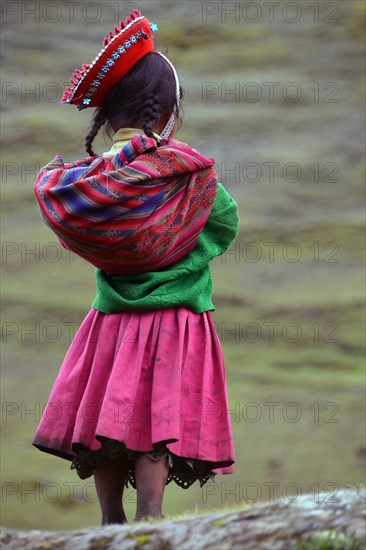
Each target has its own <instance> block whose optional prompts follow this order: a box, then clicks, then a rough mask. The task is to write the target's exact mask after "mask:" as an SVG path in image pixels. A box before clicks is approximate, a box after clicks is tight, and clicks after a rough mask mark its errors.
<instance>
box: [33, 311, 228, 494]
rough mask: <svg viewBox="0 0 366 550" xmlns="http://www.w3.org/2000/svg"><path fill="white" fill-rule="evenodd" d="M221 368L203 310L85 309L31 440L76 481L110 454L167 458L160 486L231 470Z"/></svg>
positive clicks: (221, 359)
mask: <svg viewBox="0 0 366 550" xmlns="http://www.w3.org/2000/svg"><path fill="white" fill-rule="evenodd" d="M228 409H229V407H228V396H227V385H226V372H225V364H224V357H223V353H222V348H221V344H220V341H219V338H218V336H217V333H216V330H215V326H214V322H213V319H212V314H211V312H210V311H206V312H204V313H193V312H192V311H190V310H189V309H187V308H184V307H179V308H167V309H160V310H155V311H143V312H129V311H128V312H122V313H117V314H105V313H102V312H100V311H97V310H95V309H91V310H90V312H89V313H88V315H87V316H86V318H85V319H84V321H83V323H82V324H81V326H80V328H79V330H78V332H77V333H76V335H75V338H74V339H73V341H72V343H71V346H70V348H69V350H68V353H67V355H66V357H65V359H64V361H63V363H62V366H61V369H60V371H59V374H58V376H57V378H56V381H55V383H54V386H53V389H52V392H51V395H50V397H49V400H48V402H47V404H46V406H45V408H44V410H43V415H42V418H41V421H40V423H39V425H38V428H37V431H36V433H35V436H34V439H33V445H35V446H36V447H37V448H38V449H40V450H42V451H45V452H48V453H51V454H54V455H56V456H59V457H62V458H65V459H67V460H71V461H72V464H71V468H75V469H76V471H77V474H78V475H79V477H80V478H82V479H85V478H87V477H90V476H91V475H92V474H93V470H94V469H97V468H100V467H101V466H103V465H104V464H106V462H107V461H108V460H109V459H111V458H116V457H118V456H121V458H125V459H126V460H128V463H129V477H128V480H127V481H126V485H127V486H128V482H130V483H131V485H132V486H133V487H135V486H136V484H135V477H134V461H135V460H136V458H137V457H138V456H139V455H140V454H141V453H147V454H148V456H150V458H152V459H153V460H157V459H159V458H161V457H162V456H168V458H169V476H168V480H167V483H169V482H170V481H172V480H174V481H175V482H176V483H177V484H178V485H180V486H181V487H183V488H187V487H189V486H190V485H191V484H192V483H194V482H195V481H196V480H198V481H199V482H200V484H201V486H202V485H203V484H204V483H206V482H207V481H208V480H209V479H210V478H212V477H213V476H214V475H216V474H217V473H223V474H229V473H232V472H233V468H232V464H233V463H234V447H233V438H232V428H231V421H230V415H229V413H228Z"/></svg>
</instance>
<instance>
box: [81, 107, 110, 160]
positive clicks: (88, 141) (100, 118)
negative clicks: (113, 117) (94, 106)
mask: <svg viewBox="0 0 366 550" xmlns="http://www.w3.org/2000/svg"><path fill="white" fill-rule="evenodd" d="M106 120H107V113H106V112H105V109H103V108H101V109H99V110H98V111H97V112H96V114H95V115H94V122H93V126H92V127H91V129H90V131H89V133H88V135H87V136H86V138H85V148H86V150H87V152H88V153H89V155H90V156H91V157H95V156H96V155H95V153H94V151H93V149H92V146H91V145H92V143H93V141H94V138H95V136H96V135H97V133H98V132H99V130H100V128H101V126H103V124H104V123H105V122H106Z"/></svg>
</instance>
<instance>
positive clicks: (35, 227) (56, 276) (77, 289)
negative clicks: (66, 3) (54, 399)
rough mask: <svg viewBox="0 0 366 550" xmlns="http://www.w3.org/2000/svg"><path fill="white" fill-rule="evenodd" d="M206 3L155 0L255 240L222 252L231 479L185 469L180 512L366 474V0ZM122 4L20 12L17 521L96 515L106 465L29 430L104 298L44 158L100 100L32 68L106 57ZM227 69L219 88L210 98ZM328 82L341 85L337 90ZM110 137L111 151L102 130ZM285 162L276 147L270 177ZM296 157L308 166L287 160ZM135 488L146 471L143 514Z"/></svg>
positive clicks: (70, 141)
mask: <svg viewBox="0 0 366 550" xmlns="http://www.w3.org/2000/svg"><path fill="white" fill-rule="evenodd" d="M40 4H41V5H43V6H44V5H46V4H47V3H46V2H41V3H40ZM204 4H205V3H200V2H196V3H191V2H179V3H178V2H171V3H162V2H150V1H149V2H140V3H139V6H140V7H141V9H142V10H143V11H144V13H146V14H147V15H148V16H149V17H150V18H151V19H152V20H153V21H156V22H157V23H158V24H159V38H160V40H161V41H162V42H163V43H166V44H168V45H169V55H170V57H171V58H172V59H173V60H174V61H175V63H176V65H177V68H178V69H179V73H180V75H181V79H182V82H183V85H184V86H185V87H186V99H185V119H184V125H183V127H182V129H181V130H180V134H179V135H178V137H180V139H182V140H187V141H189V142H190V143H191V144H192V145H193V146H195V147H197V148H199V149H200V150H202V152H203V153H205V154H207V155H210V156H214V157H215V158H216V160H217V169H218V172H219V175H220V179H221V181H223V183H224V184H225V185H226V187H227V188H228V189H229V191H230V192H231V194H232V195H233V196H234V197H235V198H236V199H237V201H238V204H239V207H240V213H241V232H240V236H239V238H238V241H237V243H236V245H235V247H233V249H232V250H231V251H230V252H231V253H230V254H229V253H227V254H226V255H225V256H224V257H223V258H218V259H216V260H215V261H214V262H213V263H212V272H213V278H214V288H215V291H214V303H215V304H216V306H217V310H216V312H215V314H214V317H215V322H216V325H217V330H218V334H219V336H220V338H221V341H222V344H223V348H224V353H225V358H226V364H227V378H228V387H229V396H230V409H231V413H230V414H231V419H232V423H233V430H234V440H235V449H236V464H235V473H234V474H233V475H231V476H218V477H217V480H216V485H214V484H210V485H206V486H205V487H204V488H203V489H200V488H199V487H192V488H191V489H190V490H189V491H183V490H181V489H179V488H177V487H174V486H173V485H171V486H168V488H167V493H166V503H165V510H166V513H167V514H175V513H183V512H185V511H194V510H204V509H209V508H212V507H220V506H226V505H232V504H238V503H239V502H243V501H244V502H251V501H256V500H258V499H259V500H269V499H270V498H271V495H272V493H271V492H270V491H271V488H272V490H273V496H274V497H276V498H277V497H281V496H282V497H284V498H287V497H288V496H291V495H293V496H296V495H297V494H299V492H302V493H305V492H311V493H313V494H314V498H316V495H317V494H318V492H319V491H327V492H329V497H330V498H331V497H332V495H333V494H335V493H336V491H337V488H339V487H341V486H344V485H345V484H347V483H358V482H360V481H362V479H363V477H362V476H363V471H364V470H363V468H364V458H365V441H364V436H363V418H364V412H365V411H364V399H363V381H364V370H363V369H364V359H363V357H364V356H363V353H364V329H365V326H364V325H365V323H364V313H363V311H364V310H363V299H364V271H363V261H364V237H363V231H362V223H363V212H362V205H363V199H364V194H363V193H364V191H363V177H364V166H363V150H364V142H363V132H362V128H363V122H362V119H363V116H362V113H363V103H362V100H361V97H363V95H362V91H363V81H362V76H361V75H362V74H363V71H362V69H363V56H362V36H363V35H362V29H363V22H364V19H365V16H364V3H363V2H358V1H353V0H351V1H349V2H342V1H340V2H333V3H331V4H332V5H334V6H336V7H337V10H338V11H337V17H338V21H336V22H333V23H331V22H328V21H326V20H325V19H326V16H327V17H328V16H329V17H330V11H329V7H328V8H326V7H325V3H323V2H320V3H319V5H320V21H319V23H315V22H314V14H313V12H311V10H310V9H309V3H308V2H298V3H297V4H298V5H299V6H301V7H302V17H301V19H300V20H299V21H298V22H297V23H290V22H288V21H286V20H285V19H284V18H283V17H282V16H281V17H277V18H276V19H275V21H274V22H273V23H270V22H269V20H268V17H267V18H266V17H265V16H263V17H262V19H261V20H259V21H258V22H257V23H249V22H247V21H245V20H244V18H243V12H241V13H242V15H241V17H240V18H239V19H240V20H239V21H237V22H236V21H235V20H234V18H233V17H231V18H230V17H229V16H227V21H226V22H221V21H220V17H221V15H222V13H220V12H219V13H218V14H216V15H215V16H210V17H208V20H207V23H205V22H204V18H203V12H202V9H203V7H204ZM237 4H238V3H237ZM328 4H329V3H328ZM241 5H242V3H241ZM162 6H164V10H162V9H161V8H162ZM327 10H328V11H327ZM125 15H126V14H125V13H121V16H123V17H124V16H125ZM250 17H253V15H250ZM113 22H116V21H113V17H112V16H111V13H110V12H108V10H107V8H105V9H104V10H103V16H102V18H101V20H100V21H99V22H98V23H95V24H94V26H91V25H90V23H89V24H88V22H87V21H85V20H83V18H82V17H81V15H80V13H76V14H75V20H74V22H72V23H70V22H68V20H67V14H65V13H64V12H63V18H62V19H61V20H60V21H58V22H57V23H51V22H47V21H45V20H43V19H42V17H41V19H40V21H39V22H37V21H32V20H31V19H30V18H28V20H27V21H26V23H22V22H21V20H18V19H17V17H16V16H14V17H13V18H10V16H9V18H8V20H7V22H6V25H5V26H4V37H3V40H4V42H6V44H7V49H5V50H4V53H3V55H4V57H5V59H4V62H5V68H4V78H3V80H4V81H6V82H10V83H13V85H14V86H15V88H13V89H15V90H17V92H16V93H14V94H9V93H8V95H7V96H4V97H5V100H3V101H2V107H3V128H4V134H5V137H6V141H4V148H3V157H2V170H3V173H2V204H3V216H2V224H3V246H2V252H3V281H4V285H3V315H2V328H3V337H2V338H3V361H2V366H3V370H2V391H3V396H2V397H3V401H4V403H3V423H2V453H3V457H2V490H3V503H2V506H3V511H2V523H3V524H5V525H8V526H11V527H20V528H36V527H44V526H45V525H47V528H49V529H63V528H70V529H71V528H76V527H79V526H80V527H81V526H86V525H90V524H97V523H98V522H99V510H98V504H97V502H96V497H95V490H94V488H93V486H92V482H91V480H90V479H89V480H86V481H84V482H82V481H80V480H79V479H78V478H77V476H76V475H75V473H74V472H71V471H70V470H69V468H68V463H66V462H65V461H62V460H60V459H57V458H54V457H51V456H47V455H44V454H43V453H40V452H39V451H37V450H35V449H33V448H32V447H31V445H30V442H31V439H32V437H33V434H34V431H35V428H36V425H37V422H38V420H39V415H40V411H41V409H42V406H43V405H44V404H45V402H46V400H47V398H48V395H49V392H50V389H51V387H52V384H53V381H54V379H55V376H56V375H57V372H58V369H59V366H60V364H61V362H62V359H63V357H64V355H65V353H66V351H67V348H68V346H69V344H70V333H71V334H72V327H74V326H75V325H77V324H79V323H80V322H81V320H82V319H83V317H84V315H85V313H86V312H87V311H88V308H89V306H90V303H91V301H92V299H93V297H94V279H93V269H92V268H91V267H90V266H88V265H87V264H86V263H83V262H82V261H80V260H78V259H76V258H73V257H70V256H69V255H68V253H67V252H66V251H61V249H60V248H56V247H55V246H53V244H52V243H56V239H55V238H54V237H53V235H52V234H51V233H50V232H49V230H48V229H47V228H46V227H45V226H44V225H43V224H42V222H41V219H40V216H39V213H38V209H37V206H36V204H35V200H34V198H33V192H32V185H33V181H34V174H32V168H33V170H36V168H37V166H36V165H35V163H39V164H40V165H42V164H44V163H45V162H47V161H48V160H49V159H50V158H52V157H53V156H54V154H56V153H60V154H62V155H63V157H64V158H65V159H68V160H71V159H75V158H77V157H78V156H82V154H83V150H82V136H83V135H84V132H85V130H86V127H87V124H88V120H89V113H88V112H83V113H76V112H75V111H74V110H72V109H68V108H67V107H62V106H60V105H58V104H57V103H53V102H50V101H47V97H46V99H45V97H42V94H40V95H39V98H38V99H39V100H38V101H37V97H35V96H33V97H32V96H26V95H24V93H23V94H22V83H23V84H24V83H27V85H28V86H29V88H30V87H31V86H32V85H33V86H34V83H37V82H39V83H40V89H41V90H42V89H43V90H45V89H46V88H45V86H46V85H47V83H49V82H57V83H61V82H62V83H63V82H64V81H65V80H66V79H67V77H68V75H69V73H70V71H71V70H72V69H74V65H75V66H79V65H81V63H83V62H86V61H88V60H89V59H91V58H92V57H93V55H94V52H95V53H96V51H97V49H98V40H99V39H100V40H101V39H102V38H103V36H104V34H105V30H106V29H107V28H109V27H111V26H112V24H113ZM15 37H16V38H15ZM96 38H97V42H95V40H96ZM248 82H255V83H257V84H259V85H260V86H261V90H262V92H263V97H262V98H261V100H259V101H258V102H256V103H253V102H250V101H245V100H243V96H242V95H240V97H239V101H235V99H237V98H235V96H229V95H227V96H225V95H224V96H223V97H222V96H221V90H222V89H223V90H229V89H235V86H236V83H238V84H239V93H240V94H243V93H244V92H243V90H244V86H245V84H246V83H248ZM265 82H279V83H280V85H279V86H277V87H276V90H279V91H282V90H283V88H284V86H285V85H286V84H287V83H289V82H295V83H297V84H298V86H300V88H301V90H302V97H301V100H299V101H297V102H290V101H288V100H286V99H284V97H283V96H282V93H280V92H279V93H278V94H277V93H275V96H274V101H273V102H271V101H269V98H268V97H267V96H266V93H267V92H266V90H267V91H268V86H267V87H266V86H264V85H263V83H265ZM316 82H318V83H319V102H315V101H314V93H316V86H317V85H315V84H314V83H316ZM32 83H33V84H32ZM210 83H211V86H212V83H214V85H216V86H214V88H210V89H217V86H218V89H219V90H220V92H217V93H215V94H212V95H211V96H209V97H207V101H203V99H202V97H203V96H202V90H203V89H205V90H207V84H210ZM329 83H333V85H332V86H333V87H328V88H326V86H327V85H329ZM225 86H226V88H225ZM334 86H335V87H334ZM29 88H28V89H29ZM9 89H10V88H9ZM292 92H293V89H292ZM331 92H332V93H333V94H334V95H333V96H332V97H331V99H332V98H333V99H336V100H337V102H329V101H328V99H329V96H328V94H329V93H331ZM97 146H98V149H99V150H100V151H103V150H105V149H106V146H105V145H104V143H103V139H102V138H99V139H98V141H97ZM250 163H251V164H250ZM265 163H267V164H265ZM268 163H278V164H275V165H273V166H274V174H273V178H270V177H269V176H268V174H269V172H268V171H269V167H268V166H269V165H268ZM287 163H296V164H293V165H292V167H290V168H288V170H289V171H288V172H286V167H285V166H286V164H287ZM317 163H318V164H317ZM298 166H300V169H301V176H299V172H298V173H297V174H296V172H294V170H298ZM230 170H231V172H230ZM232 170H234V172H233V171H232ZM27 171H28V174H27V173H26V172H27ZM260 171H262V172H260ZM11 172H14V173H13V175H12V174H11ZM260 174H261V175H260ZM297 176H298V177H297ZM31 249H34V250H35V253H34V254H32V253H30V252H29V251H30V250H31ZM31 329H34V332H33V333H30V332H26V331H27V330H28V331H29V330H31ZM70 331H71V332H70ZM32 410H33V411H34V412H33V413H32V412H31V411H32ZM71 484H75V485H71ZM32 491H33V492H32ZM134 500H135V494H134V492H133V491H132V490H131V489H129V490H128V491H127V492H126V499H125V501H126V509H127V513H128V515H129V517H130V518H131V517H132V516H133V512H134V506H135V502H134Z"/></svg>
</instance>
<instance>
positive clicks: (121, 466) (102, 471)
mask: <svg viewBox="0 0 366 550" xmlns="http://www.w3.org/2000/svg"><path fill="white" fill-rule="evenodd" d="M93 474H94V481H95V487H96V490H97V495H98V499H99V504H100V508H101V511H102V525H109V524H110V523H127V518H126V515H125V513H124V510H123V505H122V497H123V489H124V484H125V481H126V479H127V476H128V463H127V460H126V459H125V458H124V457H118V458H114V459H111V460H109V461H108V462H107V463H106V464H105V465H104V466H103V467H102V468H99V469H98V470H94V471H93Z"/></svg>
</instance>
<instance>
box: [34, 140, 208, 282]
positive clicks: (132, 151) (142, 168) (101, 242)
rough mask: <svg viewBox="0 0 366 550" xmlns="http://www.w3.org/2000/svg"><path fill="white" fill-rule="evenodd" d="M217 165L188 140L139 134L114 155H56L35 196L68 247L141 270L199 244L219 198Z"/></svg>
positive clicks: (99, 263)
mask: <svg viewBox="0 0 366 550" xmlns="http://www.w3.org/2000/svg"><path fill="white" fill-rule="evenodd" d="M213 165H214V159H211V158H205V157H204V156H202V155H201V154H200V153H199V152H198V151H196V150H195V149H192V148H191V147H189V146H188V145H187V144H185V143H183V142H180V141H177V140H173V139H171V140H169V142H168V144H166V145H162V146H160V147H158V146H157V142H156V140H155V139H152V138H149V137H146V136H144V135H143V134H137V135H135V136H134V137H133V138H132V139H131V140H130V141H129V142H128V143H127V144H126V145H125V146H124V147H123V149H122V150H121V151H119V152H118V153H117V154H116V155H115V156H114V157H113V158H107V157H89V158H85V159H81V160H78V161H76V162H72V163H64V162H63V160H62V158H61V157H60V156H56V157H55V159H54V160H53V161H52V162H50V163H49V164H47V165H46V166H45V167H44V168H42V170H41V171H40V172H39V174H38V177H37V180H36V183H35V195H36V198H37V200H38V203H39V206H40V210H41V214H42V216H43V218H44V221H45V222H46V224H47V225H49V226H50V228H51V229H52V230H53V231H54V232H55V233H56V235H57V236H58V238H59V240H60V242H61V244H62V245H63V246H64V247H65V248H67V249H69V250H71V251H73V252H75V253H76V254H78V255H79V256H81V257H82V258H84V259H85V260H87V261H88V262H90V263H91V264H93V265H94V266H96V267H98V268H99V269H101V270H103V271H106V272H108V273H111V274H135V273H143V272H148V271H154V270H159V269H162V268H164V267H166V266H168V265H170V264H172V263H173V262H175V261H177V260H179V259H180V258H182V257H183V256H184V255H185V254H187V253H188V252H189V251H190V250H192V249H193V248H194V246H195V244H196V242H197V239H198V236H199V234H200V232H201V230H202V229H203V226H204V225H205V223H206V221H207V219H208V216H209V215H210V212H211V210H212V207H213V204H214V200H215V194H216V189H217V176H216V172H215V170H214V168H213Z"/></svg>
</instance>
